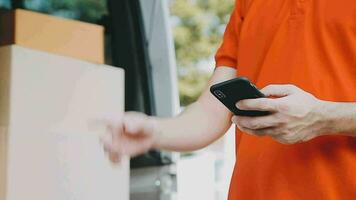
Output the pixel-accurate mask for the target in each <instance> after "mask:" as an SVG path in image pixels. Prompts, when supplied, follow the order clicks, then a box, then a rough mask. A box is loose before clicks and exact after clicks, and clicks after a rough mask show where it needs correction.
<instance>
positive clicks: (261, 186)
mask: <svg viewBox="0 0 356 200" xmlns="http://www.w3.org/2000/svg"><path fill="white" fill-rule="evenodd" d="M216 66H217V67H216V69H215V71H214V74H213V76H212V78H211V80H210V82H209V85H208V87H207V89H206V90H205V92H204V93H203V94H202V95H201V97H200V98H199V99H198V100H197V101H196V102H195V103H193V104H192V105H190V106H189V107H187V109H186V110H185V111H184V112H183V113H182V114H180V115H179V116H177V117H174V118H170V119H159V118H155V117H149V116H146V115H144V114H140V113H132V112H131V113H125V114H124V115H123V116H122V117H119V118H117V119H115V120H114V121H111V123H110V127H111V128H112V131H111V133H110V134H108V135H107V136H106V137H105V138H103V143H104V147H105V150H106V151H107V152H108V154H109V157H110V159H111V160H112V161H114V162H118V161H119V159H120V158H121V157H122V156H123V155H128V156H134V155H137V154H140V153H143V152H145V151H147V150H148V149H150V148H159V149H166V150H172V151H192V150H196V149H200V148H202V147H205V146H207V145H209V144H211V143H212V142H213V141H215V140H216V139H218V138H219V137H221V136H222V135H223V134H224V133H225V132H226V130H227V129H228V128H229V127H230V126H231V121H232V122H233V123H235V124H236V125H237V127H238V129H237V131H236V132H237V133H236V153H237V155H238V159H237V163H236V166H235V169H234V174H233V177H232V181H231V185H230V194H229V199H230V200H246V199H247V200H250V199H271V200H285V199H303V200H305V199H313V200H315V199H356V103H352V102H356V1H355V0H339V1H336V0H271V1H266V0H237V1H236V6H235V9H234V11H233V14H232V16H231V19H230V22H229V24H228V26H227V29H226V32H225V36H224V40H223V44H222V46H221V47H220V49H219V50H218V52H217V54H216ZM237 75H239V76H245V77H248V78H249V79H250V80H251V81H252V82H254V83H256V85H257V86H258V87H260V88H263V89H262V92H263V93H264V94H265V95H266V96H267V97H273V98H261V99H253V100H243V101H240V102H238V103H237V107H238V108H240V109H243V110H249V109H252V110H265V111H270V112H271V113H272V114H271V115H269V116H264V117H239V116H232V114H231V113H230V112H229V111H228V110H227V109H226V108H225V107H224V106H223V105H222V104H221V103H220V102H218V101H217V100H216V99H215V98H214V97H213V96H212V95H211V94H210V92H209V90H208V88H209V86H211V85H212V84H215V83H218V82H221V81H224V80H228V79H231V78H234V77H236V76H237Z"/></svg>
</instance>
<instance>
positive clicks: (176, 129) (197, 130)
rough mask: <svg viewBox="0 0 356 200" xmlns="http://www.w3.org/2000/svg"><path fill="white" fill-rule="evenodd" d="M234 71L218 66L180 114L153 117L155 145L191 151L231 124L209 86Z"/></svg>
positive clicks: (223, 131)
mask: <svg viewBox="0 0 356 200" xmlns="http://www.w3.org/2000/svg"><path fill="white" fill-rule="evenodd" d="M235 74H236V71H235V70H234V69H232V68H229V67H219V68H217V69H216V71H215V72H214V75H213V77H212V79H211V80H210V82H209V84H208V87H207V88H206V89H205V91H204V92H203V94H202V95H201V96H200V98H199V99H198V100H197V101H196V102H195V103H193V104H191V105H190V106H188V107H187V108H186V110H185V111H184V112H183V113H182V114H181V115H179V116H177V117H175V118H170V119H158V118H155V120H156V123H157V127H158V129H157V136H158V137H157V140H156V142H155V144H154V147H155V148H161V149H167V150H173V151H192V150H196V149H200V148H203V147H205V146H207V145H209V144H210V143H212V142H213V141H215V140H216V139H218V138H219V137H220V136H221V135H223V134H224V133H225V132H226V131H227V129H228V128H229V127H230V126H231V117H232V115H231V113H230V112H229V111H228V110H227V109H226V108H225V107H224V106H223V105H222V104H221V103H220V102H219V101H218V100H217V99H216V98H215V97H214V96H213V95H211V93H210V91H209V88H210V86H211V85H213V84H216V83H219V82H222V81H224V80H228V79H232V78H234V77H235Z"/></svg>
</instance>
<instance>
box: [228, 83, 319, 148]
mask: <svg viewBox="0 0 356 200" xmlns="http://www.w3.org/2000/svg"><path fill="white" fill-rule="evenodd" d="M261 92H262V93H264V94H265V95H266V96H267V97H271V98H259V99H248V100H242V101H239V102H238V103H237V104H236V106H237V107H238V108H239V109H241V110H262V111H270V112H271V113H272V114H271V115H268V116H263V117H241V116H234V117H233V118H232V121H233V122H234V123H235V124H236V125H237V127H238V128H239V129H240V130H242V131H243V132H246V133H249V134H253V135H256V136H270V137H272V138H274V139H275V140H277V141H279V142H281V143H283V144H294V143H298V142H304V141H308V140H311V139H313V138H315V137H317V136H319V135H321V134H323V133H325V128H326V122H325V120H324V119H323V115H322V107H323V106H322V105H323V101H321V100H319V99H317V98H315V97H314V96H313V95H311V94H309V93H307V92H305V91H303V90H301V89H300V88H298V87H296V86H293V85H269V86H267V87H265V88H263V89H262V90H261Z"/></svg>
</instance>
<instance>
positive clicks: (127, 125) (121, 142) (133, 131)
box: [102, 112, 155, 163]
mask: <svg viewBox="0 0 356 200" xmlns="http://www.w3.org/2000/svg"><path fill="white" fill-rule="evenodd" d="M107 121H108V129H109V131H108V134H106V135H105V136H104V137H103V138H102V143H103V145H104V150H105V152H106V153H108V156H109V158H110V160H111V161H112V162H114V163H117V162H120V160H121V158H122V157H123V156H136V155H139V154H142V153H144V152H146V151H148V150H149V149H150V148H152V147H153V144H154V142H155V122H154V120H153V119H151V118H150V117H148V116H147V115H145V114H142V113H137V112H128V113H125V114H123V115H122V116H121V117H116V118H112V119H110V120H107Z"/></svg>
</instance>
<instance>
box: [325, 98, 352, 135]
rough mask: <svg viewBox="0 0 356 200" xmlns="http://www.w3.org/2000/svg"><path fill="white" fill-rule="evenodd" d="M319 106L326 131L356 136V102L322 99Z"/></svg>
mask: <svg viewBox="0 0 356 200" xmlns="http://www.w3.org/2000/svg"><path fill="white" fill-rule="evenodd" d="M321 108H322V109H321V112H322V116H324V120H325V122H326V126H327V129H328V131H330V132H331V133H336V134H339V133H341V134H344V135H348V136H353V137H356V103H338V102H328V101H324V102H323V105H322V107H321Z"/></svg>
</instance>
